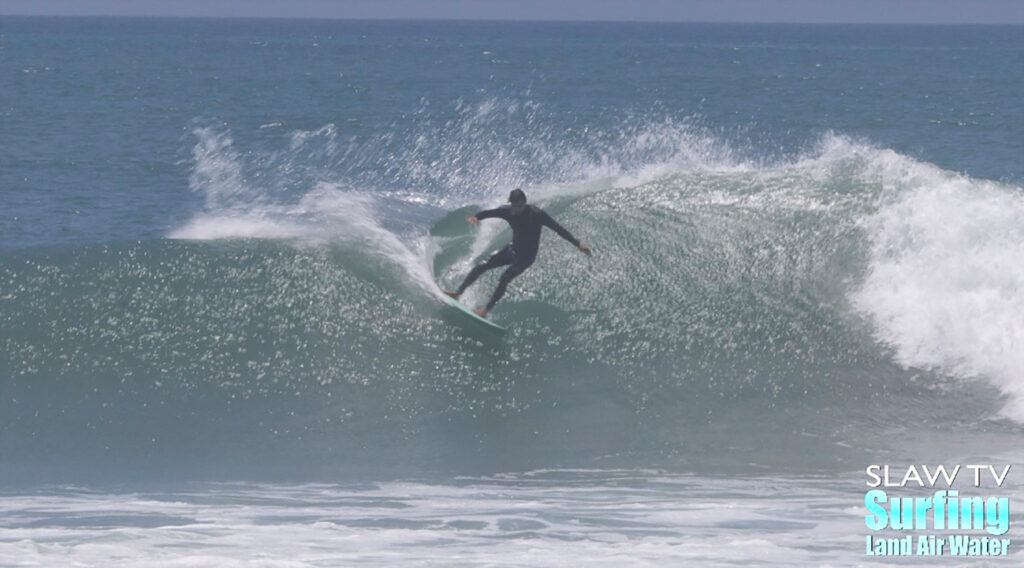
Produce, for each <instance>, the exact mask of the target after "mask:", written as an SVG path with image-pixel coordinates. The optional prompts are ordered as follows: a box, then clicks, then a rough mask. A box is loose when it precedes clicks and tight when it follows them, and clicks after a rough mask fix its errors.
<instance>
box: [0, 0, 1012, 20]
mask: <svg viewBox="0 0 1024 568" xmlns="http://www.w3.org/2000/svg"><path fill="white" fill-rule="evenodd" d="M0 15H47V16H60V15H64V16H87V15H109V16H204V17H249V18H384V19H390V18H405V19H470V20H612V21H683V22H685V21H691V22H794V23H926V24H927V23H930V24H973V23H1005V24H1024V0H976V1H974V2H966V1H964V0H898V1H897V0H633V1H627V0H618V1H613V0H560V1H558V2H553V1H552V0H517V1H497V0H493V1H492V0H430V1H428V0H289V1H284V0H177V1H175V2H167V1H166V0H0Z"/></svg>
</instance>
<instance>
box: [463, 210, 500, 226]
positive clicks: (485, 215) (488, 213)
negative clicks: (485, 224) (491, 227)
mask: <svg viewBox="0 0 1024 568" xmlns="http://www.w3.org/2000/svg"><path fill="white" fill-rule="evenodd" d="M507 216H508V208H507V207H498V208H497V209H485V210H483V211H481V212H479V213H477V214H475V215H473V216H471V217H470V218H469V222H470V223H473V224H476V222H477V221H481V220H483V219H490V218H492V217H497V218H499V219H507Z"/></svg>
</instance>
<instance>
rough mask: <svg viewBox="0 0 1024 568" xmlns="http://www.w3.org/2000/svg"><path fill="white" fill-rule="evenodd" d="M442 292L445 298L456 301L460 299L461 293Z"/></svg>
mask: <svg viewBox="0 0 1024 568" xmlns="http://www.w3.org/2000/svg"><path fill="white" fill-rule="evenodd" d="M441 291H442V292H443V293H444V295H445V296H448V297H449V298H454V299H456V300H458V299H459V293H458V292H456V291H455V290H441Z"/></svg>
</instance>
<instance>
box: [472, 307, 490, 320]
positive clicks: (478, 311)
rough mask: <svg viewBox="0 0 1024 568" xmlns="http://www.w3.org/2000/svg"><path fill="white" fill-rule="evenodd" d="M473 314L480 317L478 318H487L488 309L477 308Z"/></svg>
mask: <svg viewBox="0 0 1024 568" xmlns="http://www.w3.org/2000/svg"><path fill="white" fill-rule="evenodd" d="M473 313H474V314H476V315H478V316H480V317H482V318H485V317H487V308H477V309H475V310H473Z"/></svg>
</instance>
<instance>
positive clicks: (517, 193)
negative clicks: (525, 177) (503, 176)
mask: <svg viewBox="0 0 1024 568" xmlns="http://www.w3.org/2000/svg"><path fill="white" fill-rule="evenodd" d="M508 202H509V203H511V204H512V205H522V204H524V203H526V194H525V193H523V190H521V189H519V188H516V189H513V190H512V191H511V192H509V194H508Z"/></svg>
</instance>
